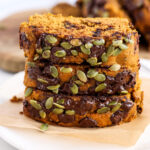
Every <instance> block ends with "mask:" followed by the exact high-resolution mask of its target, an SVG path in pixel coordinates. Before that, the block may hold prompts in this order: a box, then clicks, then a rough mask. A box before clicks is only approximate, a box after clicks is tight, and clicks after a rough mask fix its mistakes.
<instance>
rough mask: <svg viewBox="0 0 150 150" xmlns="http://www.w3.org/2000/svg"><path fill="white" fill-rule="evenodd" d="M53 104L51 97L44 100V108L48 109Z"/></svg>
mask: <svg viewBox="0 0 150 150" xmlns="http://www.w3.org/2000/svg"><path fill="white" fill-rule="evenodd" d="M52 106H53V97H49V98H48V99H47V100H46V102H45V108H46V109H50V108H52Z"/></svg>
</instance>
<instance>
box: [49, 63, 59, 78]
mask: <svg viewBox="0 0 150 150" xmlns="http://www.w3.org/2000/svg"><path fill="white" fill-rule="evenodd" d="M50 72H51V76H53V77H54V78H57V77H58V70H57V68H56V67H55V66H50Z"/></svg>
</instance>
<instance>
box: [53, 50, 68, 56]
mask: <svg viewBox="0 0 150 150" xmlns="http://www.w3.org/2000/svg"><path fill="white" fill-rule="evenodd" d="M54 55H55V56H56V57H65V56H66V51H64V50H59V51H56V52H55V54H54Z"/></svg>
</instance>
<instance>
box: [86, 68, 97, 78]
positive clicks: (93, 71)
mask: <svg viewBox="0 0 150 150" xmlns="http://www.w3.org/2000/svg"><path fill="white" fill-rule="evenodd" d="M97 74H98V72H97V71H96V70H94V69H90V70H89V71H88V72H87V77H88V78H94V77H95V76H96V75H97Z"/></svg>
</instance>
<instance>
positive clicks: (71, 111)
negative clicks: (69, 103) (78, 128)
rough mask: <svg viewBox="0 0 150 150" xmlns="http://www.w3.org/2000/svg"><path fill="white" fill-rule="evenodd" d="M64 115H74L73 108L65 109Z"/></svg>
mask: <svg viewBox="0 0 150 150" xmlns="http://www.w3.org/2000/svg"><path fill="white" fill-rule="evenodd" d="M65 113H66V115H70V116H71V115H74V114H75V111H74V110H66V112H65Z"/></svg>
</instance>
